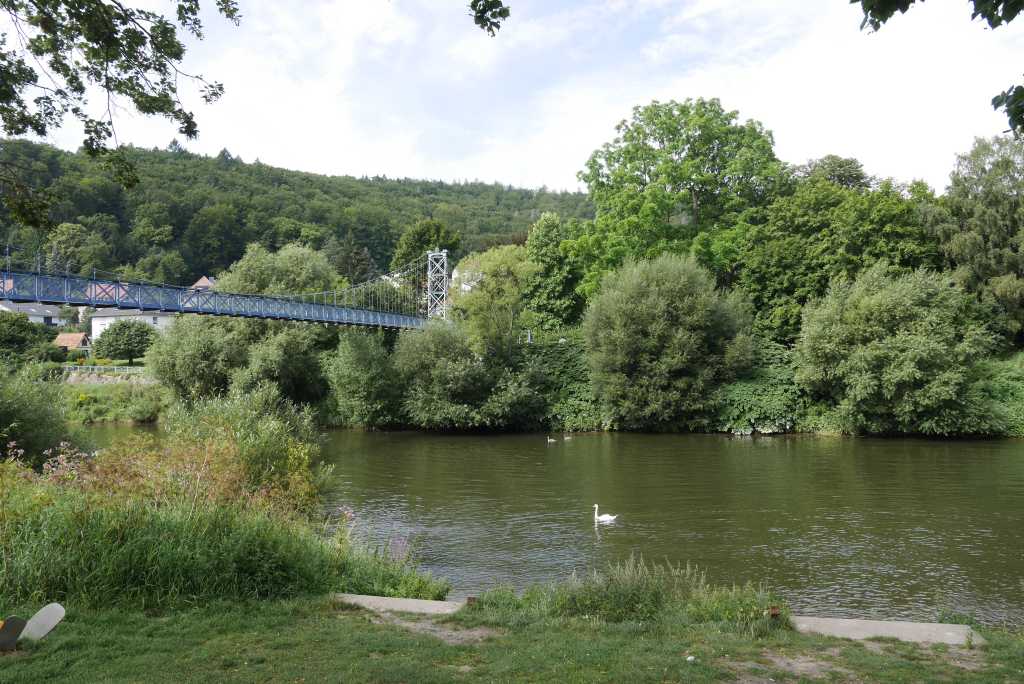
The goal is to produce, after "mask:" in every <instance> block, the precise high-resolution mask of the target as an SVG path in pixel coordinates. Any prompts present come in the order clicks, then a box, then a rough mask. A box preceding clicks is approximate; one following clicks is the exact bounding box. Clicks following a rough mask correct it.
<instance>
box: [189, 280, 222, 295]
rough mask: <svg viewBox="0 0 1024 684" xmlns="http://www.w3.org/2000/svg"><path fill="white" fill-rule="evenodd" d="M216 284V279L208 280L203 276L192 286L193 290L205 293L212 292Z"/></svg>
mask: <svg viewBox="0 0 1024 684" xmlns="http://www.w3.org/2000/svg"><path fill="white" fill-rule="evenodd" d="M216 284H217V279H216V278H210V277H209V276H203V277H202V278H200V279H199V280H197V281H196V282H194V283H193V284H192V289H193V290H199V291H200V292H205V291H206V290H212V289H213V286H214V285H216Z"/></svg>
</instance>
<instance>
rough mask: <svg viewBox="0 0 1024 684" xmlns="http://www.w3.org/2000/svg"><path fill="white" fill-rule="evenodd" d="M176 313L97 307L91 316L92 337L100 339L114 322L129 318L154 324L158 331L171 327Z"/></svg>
mask: <svg viewBox="0 0 1024 684" xmlns="http://www.w3.org/2000/svg"><path fill="white" fill-rule="evenodd" d="M175 316H177V314H176V313H174V312H172V311H141V310H139V309H97V310H96V312H95V313H93V314H92V316H91V317H90V318H89V328H90V330H91V333H92V334H91V335H90V338H91V339H93V340H96V339H99V336H100V335H102V334H103V331H104V330H106V329H107V328H109V327H110V326H111V325H113V324H114V322H115V321H120V320H128V321H140V322H142V323H145V324H146V325H150V326H153V327H154V328H156V329H157V331H158V332H162V331H164V330H166V329H167V328H169V327H171V323H173V322H174V317H175Z"/></svg>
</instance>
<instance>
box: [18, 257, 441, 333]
mask: <svg viewBox="0 0 1024 684" xmlns="http://www.w3.org/2000/svg"><path fill="white" fill-rule="evenodd" d="M0 299H9V300H11V301H15V302H40V303H43V304H68V305H79V306H91V307H93V308H97V309H99V308H115V309H141V310H143V311H172V312H177V313H195V314H205V315H211V316H242V317H246V318H267V319H276V320H286V321H307V322H311V323H334V324H337V325H365V326H373V327H383V328H421V327H423V325H424V323H425V322H426V319H424V318H420V317H418V316H411V315H409V314H402V313H392V312H387V311H375V310H372V309H360V308H351V307H345V306H336V305H333V304H326V303H325V304H316V303H312V302H303V301H299V300H296V299H287V298H282V297H269V296H263V295H242V294H228V293H224V292H214V291H211V290H193V289H191V288H187V287H174V286H171V285H152V284H147V283H131V282H119V281H113V280H99V279H93V278H86V277H82V276H71V275H69V276H59V275H45V274H40V273H24V272H20V271H0Z"/></svg>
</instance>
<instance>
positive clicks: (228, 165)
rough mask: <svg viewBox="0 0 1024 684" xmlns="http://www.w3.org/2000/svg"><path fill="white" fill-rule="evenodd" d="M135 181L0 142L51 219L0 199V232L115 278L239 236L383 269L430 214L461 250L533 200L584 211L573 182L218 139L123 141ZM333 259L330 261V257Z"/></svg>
mask: <svg viewBox="0 0 1024 684" xmlns="http://www.w3.org/2000/svg"><path fill="white" fill-rule="evenodd" d="M130 157H131V159H132V160H133V162H134V163H135V166H136V171H137V174H138V177H139V183H138V184H137V185H136V186H135V187H133V188H131V189H125V188H123V187H121V186H120V185H119V184H118V183H116V182H114V181H113V180H112V179H111V177H110V174H109V173H108V172H107V171H106V170H105V169H104V167H103V166H101V165H100V164H99V163H97V162H95V161H93V160H92V159H90V158H88V157H87V156H86V155H85V154H83V153H77V154H72V153H68V152H64V151H61V150H58V149H56V148H53V147H50V146H47V145H41V144H35V143H30V142H26V141H16V140H8V141H3V142H2V144H0V163H4V162H6V163H11V164H15V165H17V167H18V168H21V169H25V170H26V171H27V172H28V173H29V174H30V175H31V180H32V183H33V185H34V186H36V187H43V188H46V189H48V190H49V191H50V192H51V193H52V195H53V197H54V198H55V202H54V204H53V209H52V212H51V215H52V218H53V221H54V224H55V225H56V226H57V227H56V228H55V229H52V230H51V231H50V232H49V234H48V235H43V234H42V233H40V232H39V231H34V230H31V229H27V228H23V227H20V226H17V225H15V224H14V223H13V222H12V221H11V220H10V218H9V217H8V216H7V215H6V213H5V211H4V209H3V208H2V207H0V236H2V238H3V239H4V242H5V244H8V243H9V244H13V245H17V246H18V247H19V248H20V249H21V252H22V254H23V255H31V254H34V253H35V252H36V251H37V250H39V251H41V252H42V253H43V254H44V255H46V257H45V258H47V259H49V260H50V261H51V262H53V265H55V266H59V267H60V268H61V269H62V270H63V269H64V268H65V267H66V266H67V265H68V264H70V268H71V270H72V271H74V272H79V273H91V272H92V270H93V269H94V268H95V269H99V270H105V271H113V270H116V271H118V272H119V273H121V275H122V277H125V278H139V279H151V280H157V281H161V282H172V283H190V282H191V281H192V279H194V278H195V277H196V276H198V275H202V274H215V273H217V272H218V271H220V270H221V269H224V268H226V267H227V266H228V265H230V264H231V263H233V262H234V261H236V260H237V259H238V258H239V257H240V256H241V255H242V253H243V251H244V250H245V246H246V245H247V244H248V243H251V242H259V243H262V244H263V245H265V246H266V247H268V248H271V249H275V248H277V247H280V246H281V245H284V244H286V243H289V242H301V243H304V244H306V245H308V246H310V247H313V248H316V249H322V250H324V252H325V253H328V254H330V253H335V254H339V255H341V254H349V255H350V254H352V253H353V252H354V251H356V250H357V251H358V252H360V253H361V254H364V255H365V254H366V252H364V251H363V249H362V248H364V247H365V248H366V250H367V251H368V253H369V256H370V257H371V258H372V260H373V266H375V267H376V268H378V269H381V270H386V268H387V266H388V265H389V263H390V260H391V256H392V253H393V250H394V248H395V244H396V242H397V240H398V237H399V235H400V234H401V232H402V231H403V230H404V229H405V228H406V227H408V226H409V225H411V224H412V223H414V222H416V221H417V220H420V219H425V218H429V219H435V220H437V221H439V222H441V223H442V224H444V225H445V226H447V227H449V228H451V229H453V230H455V231H457V232H458V233H460V234H461V236H462V250H461V251H462V252H467V251H473V250H477V249H483V248H486V247H488V246H492V245H495V244H502V243H509V242H521V241H522V240H524V239H525V236H526V231H527V228H528V227H529V225H530V224H531V223H532V222H534V221H535V220H536V219H537V218H538V217H539V216H540V214H541V213H542V212H545V211H554V212H557V213H559V214H561V215H562V216H565V217H589V216H592V214H593V208H592V205H591V203H590V201H589V199H588V197H587V195H586V194H584V193H568V192H549V191H546V190H543V189H542V190H529V189H520V188H512V187H508V186H503V185H498V184H486V183H479V182H473V183H444V182H439V181H424V180H411V179H401V180H396V179H388V178H379V177H375V178H354V177H351V176H322V175H317V174H312V173H303V172H299V171H289V170H286V169H280V168H275V167H272V166H267V165H266V164H262V163H260V162H259V161H256V162H254V163H245V162H243V161H242V160H240V159H238V158H235V157H233V156H232V155H231V154H230V153H229V152H227V151H222V152H221V153H220V154H219V155H218V156H216V157H206V156H201V155H196V154H192V153H190V152H187V151H186V150H184V149H182V148H181V147H180V146H178V145H177V144H176V143H172V144H171V145H170V146H169V147H168V149H166V150H142V149H132V150H131V151H130ZM339 270H340V269H339Z"/></svg>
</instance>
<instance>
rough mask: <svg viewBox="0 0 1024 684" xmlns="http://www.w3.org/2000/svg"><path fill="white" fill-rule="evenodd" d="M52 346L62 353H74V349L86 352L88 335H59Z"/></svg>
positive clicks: (81, 333) (78, 333) (79, 333)
mask: <svg viewBox="0 0 1024 684" xmlns="http://www.w3.org/2000/svg"><path fill="white" fill-rule="evenodd" d="M53 346H55V347H60V348H61V349H63V350H64V351H74V350H76V349H81V350H82V351H88V350H89V334H88V333H83V332H77V333H60V334H58V335H57V338H56V339H54V341H53Z"/></svg>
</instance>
